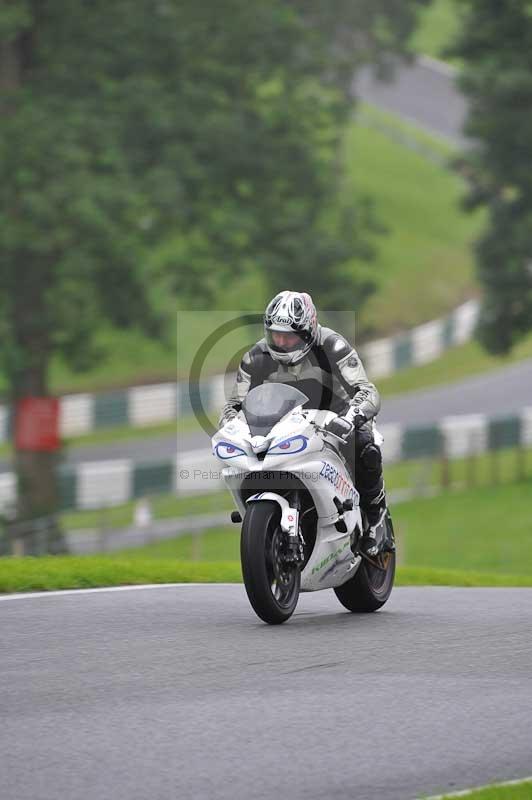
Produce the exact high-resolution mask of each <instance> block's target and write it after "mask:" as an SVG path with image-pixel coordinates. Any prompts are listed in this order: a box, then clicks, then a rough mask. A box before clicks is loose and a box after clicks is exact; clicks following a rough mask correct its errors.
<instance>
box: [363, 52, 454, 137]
mask: <svg viewBox="0 0 532 800" xmlns="http://www.w3.org/2000/svg"><path fill="white" fill-rule="evenodd" d="M454 76H455V71H454V70H453V69H452V68H451V67H449V66H447V65H446V64H444V63H442V62H438V61H435V60H434V59H431V58H427V57H426V56H421V57H420V58H418V59H417V60H416V61H415V62H414V63H413V64H412V65H411V66H408V67H405V66H401V67H398V68H397V70H396V71H395V75H394V78H393V80H391V81H388V82H383V81H378V80H376V79H375V77H374V76H373V74H372V71H371V70H369V69H367V70H362V71H361V72H360V74H359V75H358V77H357V78H356V79H355V81H354V83H353V94H354V96H355V97H358V98H360V99H361V100H364V101H366V102H367V103H371V105H374V106H378V107H380V108H383V109H385V110H386V111H391V112H392V113H394V114H397V115H398V116H400V117H403V119H405V120H408V121H409V122H412V123H414V124H415V125H417V126H418V127H420V128H425V130H427V131H428V132H431V133H434V134H436V135H437V136H440V137H442V138H443V139H447V141H449V142H450V143H451V144H453V145H456V146H458V147H461V146H462V145H464V144H465V143H466V139H465V137H464V135H463V133H462V129H463V126H464V122H465V118H466V114H467V103H466V100H465V98H464V97H463V95H462V94H461V93H460V92H459V91H458V90H457V89H456V86H455V77H454Z"/></svg>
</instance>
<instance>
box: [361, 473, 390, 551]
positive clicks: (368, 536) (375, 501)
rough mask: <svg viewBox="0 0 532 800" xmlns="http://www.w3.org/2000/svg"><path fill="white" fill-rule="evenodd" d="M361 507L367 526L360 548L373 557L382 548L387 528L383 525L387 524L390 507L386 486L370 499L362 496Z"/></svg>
mask: <svg viewBox="0 0 532 800" xmlns="http://www.w3.org/2000/svg"><path fill="white" fill-rule="evenodd" d="M360 507H361V509H362V511H363V512H364V516H365V518H366V527H365V529H364V532H363V535H362V538H361V539H360V543H359V549H360V550H361V551H362V552H363V553H364V555H367V556H370V558H373V557H375V556H376V555H377V554H378V553H379V552H380V550H381V549H382V546H383V544H384V539H385V530H384V528H383V527H382V526H383V525H384V524H385V518H386V514H387V510H388V509H387V507H386V493H385V491H384V486H383V487H382V489H381V491H380V492H379V494H378V495H377V496H376V497H374V498H372V499H371V500H369V501H366V502H364V498H363V497H362V496H361V498H360Z"/></svg>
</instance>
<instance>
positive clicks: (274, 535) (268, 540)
mask: <svg viewBox="0 0 532 800" xmlns="http://www.w3.org/2000/svg"><path fill="white" fill-rule="evenodd" d="M280 519H281V510H280V508H279V506H278V505H277V503H275V502H273V501H271V500H263V501H260V502H254V503H251V504H250V505H249V506H248V508H247V511H246V514H245V516H244V522H243V524H242V534H241V538H240V559H241V562H242V575H243V577H244V586H245V587H246V592H247V596H248V598H249V602H250V603H251V605H252V607H253V610H254V611H255V613H256V614H257V616H258V617H260V619H262V620H263V621H264V622H267V623H268V624H269V625H279V624H281V623H282V622H286V620H287V619H289V618H290V617H291V616H292V614H293V613H294V611H295V608H296V605H297V601H298V599H299V589H300V585H301V573H300V570H299V566H298V565H297V564H287V563H285V562H284V561H283V558H282V556H283V552H282V550H283V532H282V530H281V526H280Z"/></svg>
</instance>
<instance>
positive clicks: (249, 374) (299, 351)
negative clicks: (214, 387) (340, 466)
mask: <svg viewBox="0 0 532 800" xmlns="http://www.w3.org/2000/svg"><path fill="white" fill-rule="evenodd" d="M270 382H282V383H285V384H287V385H290V386H294V387H295V388H297V389H299V390H300V391H302V392H303V393H304V394H306V395H307V397H308V398H309V403H308V406H309V408H319V409H327V410H330V411H334V412H336V413H337V414H338V415H339V416H338V417H336V418H335V419H334V420H332V421H331V422H330V423H328V425H327V429H328V430H329V431H330V432H332V433H334V434H336V435H338V436H343V437H344V438H345V439H346V444H345V445H344V446H343V447H342V448H341V449H342V451H343V453H344V456H345V457H346V460H347V462H348V464H349V466H350V469H351V472H352V475H353V478H354V480H355V486H356V488H357V491H358V492H359V494H360V507H361V509H362V511H363V512H364V515H365V517H366V526H365V529H364V535H363V537H362V540H361V549H362V550H363V552H365V553H366V555H368V556H374V555H376V554H377V552H378V545H377V540H378V536H377V529H378V527H379V525H380V524H381V523H382V521H383V518H384V515H385V513H386V495H385V490H384V481H383V475H382V456H381V451H380V448H379V446H378V444H377V443H376V442H375V437H374V430H373V428H374V423H373V418H374V417H375V416H376V415H377V413H378V412H379V409H380V396H379V393H378V391H377V389H376V388H375V386H374V385H373V383H370V381H368V378H367V376H366V372H365V370H364V367H363V366H362V362H361V361H360V357H359V355H358V353H357V352H356V350H355V349H354V348H353V347H351V345H350V344H349V343H348V342H347V341H346V339H344V338H343V336H341V335H340V334H338V333H336V332H335V331H334V330H332V328H326V327H324V326H323V325H319V324H318V319H317V313H316V308H315V306H314V303H313V302H312V298H311V297H310V295H309V294H306V293H304V292H292V291H288V290H285V291H283V292H280V293H279V294H277V295H276V296H275V297H274V298H273V299H272V300H271V301H270V302H269V303H268V306H267V307H266V312H265V314H264V338H263V339H260V340H259V341H258V342H257V343H256V344H255V345H254V346H253V347H252V348H251V350H249V351H248V352H247V353H245V354H244V356H243V358H242V360H241V363H240V366H239V368H238V372H237V376H236V380H235V383H234V386H233V390H232V392H231V395H230V397H229V399H228V401H227V403H226V404H225V406H224V408H223V411H222V415H221V417H220V425H223V424H225V422H227V421H228V420H229V419H232V418H233V417H234V416H235V415H236V414H237V413H238V412H239V411H240V409H241V406H242V401H243V400H244V398H245V396H246V394H247V393H248V391H249V390H250V389H253V388H255V386H258V385H260V384H262V383H270Z"/></svg>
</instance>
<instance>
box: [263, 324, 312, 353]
mask: <svg viewBox="0 0 532 800" xmlns="http://www.w3.org/2000/svg"><path fill="white" fill-rule="evenodd" d="M265 335H266V343H267V345H268V347H269V348H270V350H273V351H274V352H276V353H296V352H297V351H298V350H303V349H304V348H305V346H306V344H307V342H308V339H309V335H308V333H307V332H306V331H305V332H302V333H296V332H295V331H274V330H271V329H270V328H267V329H266V331H265Z"/></svg>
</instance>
